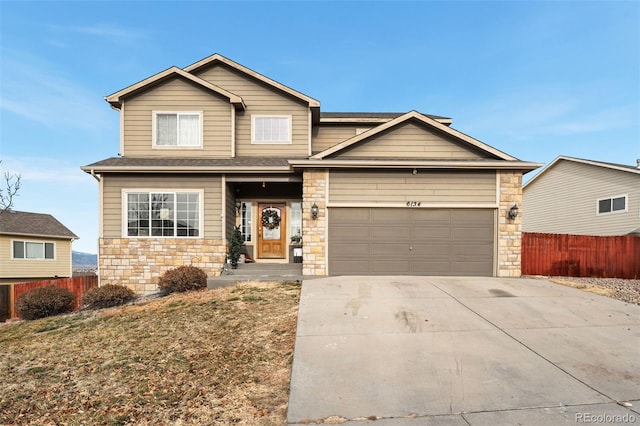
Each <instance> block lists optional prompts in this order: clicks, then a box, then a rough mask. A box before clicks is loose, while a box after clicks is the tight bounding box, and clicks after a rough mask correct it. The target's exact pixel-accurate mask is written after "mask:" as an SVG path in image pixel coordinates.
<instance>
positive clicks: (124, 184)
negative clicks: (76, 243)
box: [102, 174, 222, 239]
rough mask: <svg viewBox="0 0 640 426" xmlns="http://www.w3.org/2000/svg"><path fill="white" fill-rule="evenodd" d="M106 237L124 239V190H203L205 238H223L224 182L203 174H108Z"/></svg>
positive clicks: (106, 179)
mask: <svg viewBox="0 0 640 426" xmlns="http://www.w3.org/2000/svg"><path fill="white" fill-rule="evenodd" d="M103 179H104V181H103V191H104V192H103V197H102V199H103V203H104V207H103V214H104V217H103V221H102V223H103V227H104V228H103V234H102V235H103V237H105V238H121V237H123V229H122V215H123V206H122V190H123V189H125V190H139V189H140V190H145V189H152V190H167V191H180V190H183V189H190V190H203V191H204V193H203V197H204V201H203V200H201V201H200V202H201V203H202V202H204V207H203V208H202V212H203V218H202V222H201V223H202V224H203V228H204V233H203V235H201V237H203V238H209V239H221V238H222V218H221V214H222V201H221V200H222V183H221V178H220V176H202V175H171V174H169V175H144V176H141V175H136V174H131V175H111V174H109V175H105V176H104V177H103Z"/></svg>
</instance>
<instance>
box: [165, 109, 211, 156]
mask: <svg viewBox="0 0 640 426" xmlns="http://www.w3.org/2000/svg"><path fill="white" fill-rule="evenodd" d="M153 122H154V123H153V130H154V134H153V145H154V146H155V147H157V148H170V147H189V148H199V147H201V146H202V113H201V112H154V113H153Z"/></svg>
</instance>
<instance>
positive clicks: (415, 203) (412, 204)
mask: <svg viewBox="0 0 640 426" xmlns="http://www.w3.org/2000/svg"><path fill="white" fill-rule="evenodd" d="M420 203H422V201H407V207H420Z"/></svg>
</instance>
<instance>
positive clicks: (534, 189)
mask: <svg viewBox="0 0 640 426" xmlns="http://www.w3.org/2000/svg"><path fill="white" fill-rule="evenodd" d="M522 204H523V206H524V211H525V213H524V214H523V217H522V226H523V231H525V232H544V233H553V234H576V235H600V236H604V235H629V234H639V233H640V165H639V166H638V167H633V166H627V165H623V164H612V163H603V162H601V161H592V160H584V159H580V158H572V157H565V156H560V157H558V158H556V159H555V160H553V161H552V162H551V163H550V164H549V165H547V166H546V167H545V168H544V169H542V170H541V171H540V172H539V173H538V174H537V175H536V176H534V177H533V178H532V179H531V180H530V181H529V182H527V183H526V184H525V185H524V186H523V201H522Z"/></svg>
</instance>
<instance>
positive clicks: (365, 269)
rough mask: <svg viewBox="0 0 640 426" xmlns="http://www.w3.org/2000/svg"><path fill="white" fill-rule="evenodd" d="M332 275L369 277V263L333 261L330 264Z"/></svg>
mask: <svg viewBox="0 0 640 426" xmlns="http://www.w3.org/2000/svg"><path fill="white" fill-rule="evenodd" d="M331 271H332V272H331V274H332V275H371V272H370V271H369V261H367V260H360V261H352V260H349V261H343V260H335V261H333V262H332V263H331Z"/></svg>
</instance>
